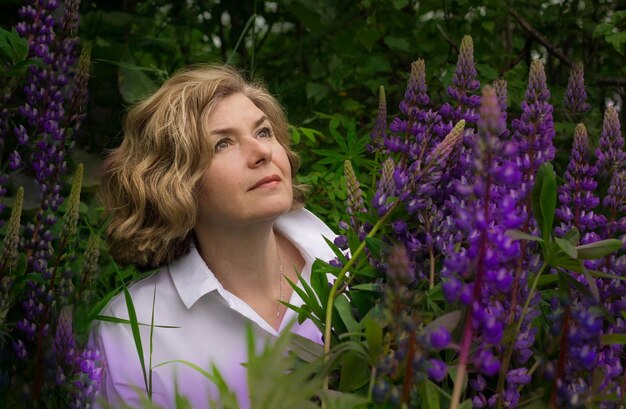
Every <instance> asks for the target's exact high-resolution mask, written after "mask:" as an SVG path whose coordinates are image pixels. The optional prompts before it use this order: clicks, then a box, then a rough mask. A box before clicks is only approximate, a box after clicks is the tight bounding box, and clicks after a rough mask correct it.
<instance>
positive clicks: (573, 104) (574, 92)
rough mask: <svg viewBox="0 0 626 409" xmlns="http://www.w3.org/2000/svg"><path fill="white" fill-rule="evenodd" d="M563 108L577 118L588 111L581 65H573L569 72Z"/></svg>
mask: <svg viewBox="0 0 626 409" xmlns="http://www.w3.org/2000/svg"><path fill="white" fill-rule="evenodd" d="M563 104H564V105H565V108H566V109H567V110H568V111H569V113H570V114H571V115H572V116H573V117H575V118H576V117H579V116H580V115H582V114H584V113H585V112H587V111H588V110H589V104H588V103H587V91H586V90H585V75H584V69H583V66H582V64H574V65H573V66H572V69H571V70H570V74H569V80H568V81H567V88H566V90H565V97H564V99H563Z"/></svg>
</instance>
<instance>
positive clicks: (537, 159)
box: [511, 60, 555, 190]
mask: <svg viewBox="0 0 626 409" xmlns="http://www.w3.org/2000/svg"><path fill="white" fill-rule="evenodd" d="M549 98H550V91H548V87H547V85H546V75H545V72H544V70H543V64H541V61H539V60H535V61H533V62H532V64H531V67H530V74H529V78H528V88H527V89H526V93H525V98H524V101H523V102H522V115H521V117H520V119H515V120H513V122H512V124H511V125H512V127H513V129H514V130H515V132H514V133H513V141H515V142H516V144H517V146H518V149H519V165H520V167H521V169H522V171H523V172H524V175H526V176H525V178H524V181H523V182H526V183H527V184H529V186H528V187H527V188H526V189H527V190H528V189H530V188H531V187H532V181H533V180H534V175H535V174H536V173H537V169H539V166H541V164H543V163H544V162H548V161H551V160H552V159H554V151H555V148H554V146H553V145H552V139H553V138H554V133H555V132H554V122H553V120H552V111H553V108H552V105H550V103H549V102H548V99H549Z"/></svg>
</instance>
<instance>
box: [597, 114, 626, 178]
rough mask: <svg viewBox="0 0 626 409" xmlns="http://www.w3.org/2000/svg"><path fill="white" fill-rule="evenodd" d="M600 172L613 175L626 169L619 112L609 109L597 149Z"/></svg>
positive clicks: (625, 154) (625, 153)
mask: <svg viewBox="0 0 626 409" xmlns="http://www.w3.org/2000/svg"><path fill="white" fill-rule="evenodd" d="M596 157H597V158H598V161H597V162H596V166H597V168H598V171H600V172H606V173H608V174H609V175H613V174H614V173H616V172H619V171H620V170H622V169H624V168H625V167H626V152H624V137H623V136H622V133H621V132H620V122H619V115H618V114H617V110H616V109H615V108H613V107H608V108H607V109H606V111H605V112H604V120H603V121H602V133H601V134H600V147H599V148H598V149H596Z"/></svg>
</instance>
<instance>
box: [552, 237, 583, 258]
mask: <svg viewBox="0 0 626 409" xmlns="http://www.w3.org/2000/svg"><path fill="white" fill-rule="evenodd" d="M554 242H555V243H556V245H557V246H558V247H559V249H561V251H562V252H563V253H565V254H567V255H568V256H569V257H571V258H577V257H578V251H576V247H574V246H573V245H572V244H571V243H570V242H569V241H567V240H565V239H560V238H558V237H555V238H554Z"/></svg>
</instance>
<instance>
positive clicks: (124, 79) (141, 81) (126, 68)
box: [118, 55, 157, 103]
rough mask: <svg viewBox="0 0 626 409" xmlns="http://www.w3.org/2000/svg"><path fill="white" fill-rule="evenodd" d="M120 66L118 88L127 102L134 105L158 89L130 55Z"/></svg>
mask: <svg viewBox="0 0 626 409" xmlns="http://www.w3.org/2000/svg"><path fill="white" fill-rule="evenodd" d="M119 66H120V69H119V71H118V87H119V90H120V94H121V95H122V98H124V101H125V102H127V103H134V102H136V101H139V100H141V99H144V98H145V97H147V96H148V95H150V94H152V93H153V92H154V91H155V90H156V89H157V85H156V84H155V83H154V81H152V80H151V79H150V77H148V76H147V75H146V74H145V73H144V71H145V70H140V69H138V68H137V65H135V64H134V61H133V60H132V58H131V57H130V55H127V56H125V60H122V61H120V63H119ZM144 68H145V67H144Z"/></svg>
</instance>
